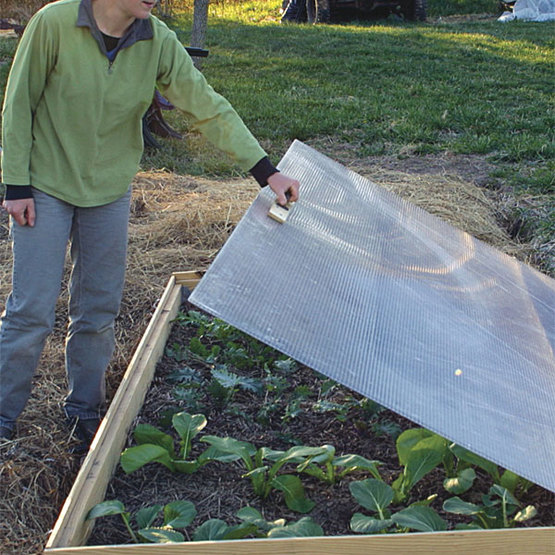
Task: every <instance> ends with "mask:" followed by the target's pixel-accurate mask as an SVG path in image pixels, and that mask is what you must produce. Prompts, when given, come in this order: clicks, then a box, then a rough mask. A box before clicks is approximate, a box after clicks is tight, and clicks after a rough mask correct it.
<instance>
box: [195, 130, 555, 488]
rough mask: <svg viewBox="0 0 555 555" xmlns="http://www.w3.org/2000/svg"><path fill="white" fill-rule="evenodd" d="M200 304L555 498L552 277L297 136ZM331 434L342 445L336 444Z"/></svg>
mask: <svg viewBox="0 0 555 555" xmlns="http://www.w3.org/2000/svg"><path fill="white" fill-rule="evenodd" d="M279 168H280V169H281V170H282V171H283V172H285V173H287V174H289V175H291V176H294V177H296V178H298V179H299V180H300V182H301V185H302V188H301V199H300V201H299V202H297V203H296V205H295V206H294V208H293V209H292V210H291V212H290V214H289V217H288V219H287V222H286V223H284V224H279V223H277V222H275V221H274V220H272V219H270V218H269V217H268V216H267V213H268V210H269V208H270V206H271V203H272V201H273V194H272V193H271V191H268V190H267V189H268V188H265V189H263V190H262V191H261V193H260V195H259V196H258V197H257V199H256V200H255V202H254V203H253V204H252V206H251V207H250V208H249V210H248V211H247V213H246V214H245V216H244V217H243V219H242V220H241V222H240V223H239V224H238V226H237V228H236V229H235V231H234V232H233V234H232V235H231V237H230V238H229V240H228V241H227V243H226V244H225V246H224V247H223V248H222V250H221V251H220V253H219V254H218V256H217V258H216V260H215V261H214V262H213V264H212V265H211V266H210V268H209V270H208V272H207V273H206V275H205V276H204V278H203V279H202V280H201V282H200V283H199V285H198V286H197V287H196V288H195V290H194V292H193V294H192V295H191V297H190V300H191V302H193V303H194V304H196V305H197V306H198V307H200V308H202V309H204V310H206V311H207V312H209V313H211V314H213V315H215V316H217V317H219V318H221V319H223V320H225V321H226V322H228V323H230V324H231V325H233V326H235V327H237V328H239V329H241V330H243V331H245V332H246V333H248V334H250V335H251V336H253V337H256V338H257V339H259V340H261V341H263V342H265V343H267V344H268V345H270V346H272V347H274V348H276V349H278V350H280V351H282V352H283V353H285V354H287V355H288V356H290V357H292V358H294V359H296V360H297V361H299V362H301V363H302V364H305V365H307V366H308V367H310V368H313V369H314V370H317V371H318V372H320V373H322V374H324V375H326V376H328V377H330V378H332V379H334V380H336V381H338V382H340V383H341V384H343V385H345V386H347V387H349V388H351V389H352V390H354V391H357V392H359V393H361V394H362V395H364V396H366V397H368V398H370V399H372V400H374V401H376V402H378V403H380V404H382V405H384V406H385V407H387V408H389V409H391V410H393V411H395V412H397V413H399V414H401V415H403V416H405V417H407V418H409V419H410V420H412V421H414V422H415V423H417V424H419V425H421V426H423V427H426V428H428V429H430V430H432V431H434V432H436V433H438V434H441V435H442V436H444V437H446V438H448V439H449V440H451V441H454V442H456V443H458V444H459V445H462V446H463V447H466V448H468V449H470V450H471V451H473V452H475V453H477V454H479V455H482V456H483V457H486V458H487V459H489V460H491V461H493V462H495V463H497V464H499V465H500V466H502V467H504V468H507V469H510V470H512V471H513V472H516V473H517V474H519V475H521V476H523V477H525V478H527V479H529V480H531V481H533V482H535V483H537V484H539V485H541V486H543V487H546V488H548V489H550V490H552V491H555V471H554V463H555V358H554V347H555V312H554V310H555V281H554V280H552V279H551V278H549V277H547V276H545V275H543V274H541V273H540V272H538V271H536V270H534V269H533V268H530V267H529V266H527V265H525V264H522V263H520V262H518V261H516V260H514V259H512V258H510V257H508V256H506V255H505V254H503V253H501V252H499V251H497V250H496V249H494V248H492V247H490V246H489V245H487V244H485V243H482V242H481V241H478V240H476V239H474V238H473V237H471V236H470V235H468V234H467V233H464V232H462V231H460V230H457V229H455V228H454V227H452V226H451V225H449V224H447V223H445V222H443V221H442V220H440V219H439V218H437V217H435V216H432V215H430V214H429V213H427V212H425V211H423V210H421V209H419V208H418V207H416V206H414V205H412V204H411V203H409V202H406V201H404V200H403V199H401V198H399V197H398V196H396V195H394V194H392V193H390V192H388V191H386V190H385V189H384V188H382V187H380V186H378V185H376V184H374V183H372V182H370V181H369V180H368V179H365V178H363V177H361V176H359V175H357V174H355V173H353V172H352V171H349V170H348V169H346V168H345V167H343V166H341V165H339V164H337V163H335V162H333V161H332V160H330V159H329V158H327V157H325V156H323V155H322V154H320V153H318V152H317V151H315V150H313V149H311V148H310V147H308V146H306V145H304V144H303V143H301V142H298V141H296V142H294V143H293V145H292V146H291V148H290V149H289V151H288V152H287V153H286V155H285V156H284V158H283V160H282V161H281V162H280V165H279ZM330 442H331V443H333V439H330Z"/></svg>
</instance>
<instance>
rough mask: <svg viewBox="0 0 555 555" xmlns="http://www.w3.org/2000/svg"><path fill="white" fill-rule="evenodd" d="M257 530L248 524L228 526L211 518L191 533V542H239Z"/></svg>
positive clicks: (217, 519) (219, 520)
mask: <svg viewBox="0 0 555 555" xmlns="http://www.w3.org/2000/svg"><path fill="white" fill-rule="evenodd" d="M256 530H257V528H256V526H255V525H254V524H251V523H249V522H242V523H241V524H238V525H236V526H229V525H228V524H227V523H226V522H225V521H223V520H221V519H219V518H211V519H210V520H207V521H206V522H203V523H202V524H201V525H200V526H199V527H198V528H197V529H196V530H195V531H194V533H193V541H196V542H200V541H218V540H240V539H242V538H245V537H246V536H248V535H250V534H254V533H255V532H256Z"/></svg>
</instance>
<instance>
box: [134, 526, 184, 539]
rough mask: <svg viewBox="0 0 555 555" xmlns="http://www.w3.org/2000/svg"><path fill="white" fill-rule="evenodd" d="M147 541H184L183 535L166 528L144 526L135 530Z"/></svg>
mask: <svg viewBox="0 0 555 555" xmlns="http://www.w3.org/2000/svg"><path fill="white" fill-rule="evenodd" d="M137 535H139V536H140V537H141V538H142V539H143V540H145V541H146V542H148V543H177V542H183V541H185V536H183V534H181V533H180V532H177V531H176V530H171V529H168V528H144V529H142V530H139V531H138V532H137Z"/></svg>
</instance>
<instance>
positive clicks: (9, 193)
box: [4, 185, 33, 200]
mask: <svg viewBox="0 0 555 555" xmlns="http://www.w3.org/2000/svg"><path fill="white" fill-rule="evenodd" d="M25 198H33V191H32V189H31V185H6V193H5V194H4V200H22V199H25Z"/></svg>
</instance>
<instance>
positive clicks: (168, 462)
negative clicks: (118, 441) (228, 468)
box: [120, 412, 230, 474]
mask: <svg viewBox="0 0 555 555" xmlns="http://www.w3.org/2000/svg"><path fill="white" fill-rule="evenodd" d="M172 424H173V427H174V429H175V430H176V431H177V433H178V435H179V437H180V441H179V447H178V449H175V446H174V440H173V438H172V436H170V435H168V434H165V433H164V432H162V431H160V430H159V429H158V428H155V427H154V426H150V425H149V424H139V425H138V426H137V427H136V428H135V430H134V432H133V435H134V437H135V440H136V441H137V443H138V445H137V446H135V447H129V448H127V449H125V451H123V453H122V454H121V457H120V464H121V467H122V468H123V470H124V471H125V472H126V473H127V474H130V473H131V472H134V471H136V470H138V469H139V468H141V467H143V466H144V465H145V464H148V463H159V464H162V465H164V466H165V467H166V468H168V469H169V470H171V471H172V472H180V473H184V474H191V473H193V472H196V471H197V470H198V469H199V468H200V467H201V466H203V465H205V464H207V463H208V462H210V461H213V460H222V459H224V460H229V458H230V457H229V455H225V456H222V455H221V454H220V453H217V452H216V450H215V449H207V450H206V451H204V452H203V453H201V455H199V457H197V458H196V459H192V460H189V459H188V457H189V454H190V452H191V447H192V440H193V438H194V437H196V436H197V435H198V434H199V433H200V432H201V431H202V430H203V429H204V427H205V426H206V418H205V417H204V416H203V415H202V414H195V415H191V414H189V413H186V412H179V413H177V414H174V415H173V417H172Z"/></svg>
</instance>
